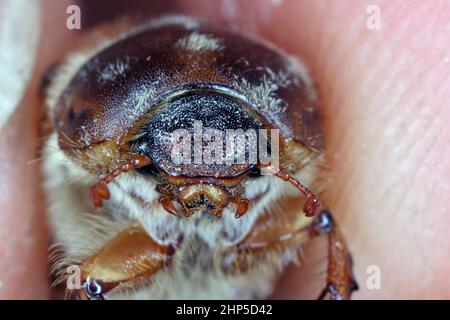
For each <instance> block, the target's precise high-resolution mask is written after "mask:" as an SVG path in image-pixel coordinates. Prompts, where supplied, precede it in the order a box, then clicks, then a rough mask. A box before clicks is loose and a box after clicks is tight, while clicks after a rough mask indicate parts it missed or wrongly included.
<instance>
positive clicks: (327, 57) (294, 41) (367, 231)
mask: <svg viewBox="0 0 450 320" xmlns="http://www.w3.org/2000/svg"><path fill="white" fill-rule="evenodd" d="M47 3H48V1H47ZM227 3H228V4H229V3H232V1H227ZM234 3H235V4H236V7H235V8H234V9H233V7H230V6H228V7H226V6H224V5H222V1H202V0H194V1H192V0H190V1H189V2H186V1H183V2H181V1H180V8H181V9H180V10H181V12H184V13H191V14H194V15H197V16H202V17H209V18H214V19H217V20H221V21H229V22H233V23H234V24H237V25H239V26H241V27H242V28H243V29H247V30H251V31H253V32H256V33H259V34H261V35H263V36H264V37H266V38H268V39H270V40H272V41H274V42H275V43H277V44H278V45H280V46H282V47H283V48H285V49H286V50H287V51H288V52H290V53H291V54H296V55H299V56H301V57H303V58H304V60H305V61H306V62H307V64H308V65H310V67H311V71H312V74H313V76H314V78H315V80H316V83H317V84H318V86H319V91H320V98H321V100H322V102H323V114H324V118H325V126H324V128H325V134H326V136H327V139H328V157H329V160H330V163H331V166H330V167H331V168H332V173H331V176H332V178H333V181H332V183H331V184H330V187H329V189H328V192H327V193H326V194H325V197H324V199H323V200H324V202H325V203H327V204H328V206H329V207H330V208H332V210H333V212H334V213H335V215H336V218H337V220H338V222H339V224H340V226H341V228H342V230H343V233H344V234H345V236H346V238H347V240H348V243H349V246H350V248H351V250H352V252H353V256H354V260H355V273H356V277H357V279H358V280H359V283H360V287H361V290H360V291H359V292H357V293H356V294H355V296H354V297H355V298H359V299H370V298H373V299H377V298H387V299H389V298H397V299H411V298H417V299H424V298H447V299H449V298H450V286H449V285H448V284H449V282H448V278H447V277H448V274H450V263H449V261H450V240H448V236H447V232H448V230H449V229H450V219H449V218H448V214H449V213H450V208H449V201H448V194H449V189H450V183H449V181H450V178H449V177H450V143H449V142H450V129H449V126H448V119H450V109H449V108H446V107H447V106H448V102H447V104H446V101H448V97H446V95H445V94H446V93H450V72H449V69H450V62H449V60H450V42H449V41H448V34H449V32H450V29H449V27H448V21H449V19H450V17H449V10H450V4H449V2H448V1H441V2H438V1H432V2H427V1H416V2H410V1H392V0H391V1H387V0H385V1H381V0H380V1H356V0H355V1H350V0H349V1H333V2H329V1H327V2H325V1H300V0H284V1H277V2H276V1H258V3H259V4H260V5H259V6H255V3H256V2H254V1H251V2H250V1H235V2H234ZM264 3H265V4H264ZM270 3H272V4H270ZM274 3H275V4H276V3H279V4H278V5H274ZM371 4H375V5H378V6H379V8H380V9H381V18H382V22H381V29H380V30H369V29H368V28H367V27H366V19H367V17H368V14H367V13H366V8H367V7H368V6H369V5H371ZM187 6H188V7H187ZM50 7H51V11H50V12H49V13H48V14H47V15H46V21H45V23H46V25H48V26H57V25H61V26H64V19H65V6H64V4H57V5H56V4H52V6H50ZM211 7H212V8H211ZM76 37H77V35H76V33H73V32H72V33H71V32H68V31H67V30H66V29H65V28H64V27H61V28H56V27H51V28H47V29H45V39H43V40H42V43H44V42H45V44H46V46H45V47H44V46H42V48H41V50H40V53H39V65H38V67H37V70H36V71H35V77H34V80H33V82H32V84H31V86H30V89H29V91H28V94H27V95H26V98H25V99H24V100H23V105H22V106H21V107H20V109H19V110H18V111H17V112H16V114H15V116H14V117H13V119H12V121H11V122H10V123H9V124H8V126H7V127H5V128H3V129H1V130H2V131H1V132H2V134H1V135H0V148H1V150H8V152H1V153H0V170H1V172H2V175H1V176H0V190H1V192H0V207H1V208H2V215H1V217H0V222H1V223H2V228H1V229H0V239H1V240H2V241H1V242H0V257H1V258H0V284H1V285H0V298H48V297H49V290H48V283H47V267H46V256H47V246H48V243H49V241H48V239H49V237H48V235H47V232H46V230H47V229H46V228H45V225H46V222H45V220H44V215H43V209H42V208H43V206H42V201H41V197H42V193H41V191H40V187H39V182H40V177H39V175H38V174H37V172H39V170H38V166H37V165H28V164H27V163H28V161H30V160H32V159H34V158H36V157H37V150H38V143H39V140H38V138H37V130H38V122H39V115H38V114H37V111H36V110H39V108H38V107H37V105H38V104H37V102H36V88H37V86H38V79H39V78H40V76H41V75H42V72H43V70H44V66H45V65H47V64H48V63H50V62H53V61H55V57H57V56H59V54H60V53H61V52H65V51H66V50H67V47H68V45H67V44H68V43H70V41H71V39H73V38H76ZM18 141H20V143H18ZM17 177H20V180H17ZM308 249H309V248H306V251H307V252H308ZM310 251H311V250H310ZM319 256H323V255H319ZM4 257H7V258H4ZM313 260H314V259H313V258H311V259H310V260H309V261H310V263H308V261H307V262H306V264H305V266H304V267H302V268H298V267H292V268H290V269H289V270H288V272H287V273H286V274H285V275H284V276H283V277H282V279H281V281H280V283H279V285H278V287H277V289H276V290H275V292H274V297H275V298H291V299H295V298H312V297H314V295H315V292H318V289H317V288H315V289H312V288H310V286H309V285H308V283H309V282H311V281H309V279H318V278H319V277H318V276H317V272H318V271H317V270H316V269H315V268H314V263H312V262H311V261H313ZM370 265H377V266H379V267H380V269H381V290H369V289H368V288H367V286H366V279H367V277H368V275H367V274H366V270H367V267H368V266H370ZM321 270H323V268H321ZM311 277H313V278H311ZM294 284H295V285H294Z"/></svg>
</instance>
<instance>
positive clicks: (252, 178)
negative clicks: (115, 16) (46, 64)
mask: <svg viewBox="0 0 450 320" xmlns="http://www.w3.org/2000/svg"><path fill="white" fill-rule="evenodd" d="M129 29H130V30H128V31H126V32H119V33H118V35H117V36H115V37H113V38H108V39H106V40H104V41H102V42H100V44H99V45H97V46H96V47H95V49H93V50H90V51H84V52H83V53H82V54H78V55H74V56H72V57H71V58H69V60H68V62H67V63H66V64H65V67H63V68H60V71H59V72H58V73H57V75H56V76H55V77H54V79H53V81H52V84H51V85H50V88H49V90H48V92H49V94H48V99H47V104H48V107H49V108H50V118H51V119H52V120H53V124H54V130H53V132H52V133H51V134H50V135H49V137H48V139H47V142H46V147H45V150H44V152H45V153H46V155H47V158H48V160H47V161H46V162H45V171H46V173H47V176H48V179H47V180H48V182H47V189H48V191H49V201H50V208H49V211H50V217H51V221H52V223H53V227H54V230H55V234H56V239H57V240H58V243H59V247H60V248H61V250H62V251H61V252H62V253H61V254H59V255H57V258H56V260H57V262H56V263H55V270H56V272H57V274H58V275H59V276H60V279H61V280H62V279H66V278H67V274H66V272H65V270H66V269H65V268H66V267H67V266H71V265H77V266H79V268H80V273H81V274H80V277H81V283H80V286H79V287H77V288H75V289H73V288H69V289H68V293H69V294H70V295H74V296H75V297H78V298H87V299H100V298H104V297H108V298H109V297H110V298H123V297H128V298H264V297H266V296H267V295H268V294H269V293H270V291H271V288H272V285H273V280H274V279H275V277H276V275H277V274H279V272H280V271H281V270H282V269H283V267H284V266H285V265H286V263H288V262H290V261H291V260H292V259H295V256H296V253H297V249H298V247H299V245H300V244H301V243H303V242H304V241H306V240H307V239H309V238H311V237H314V236H317V235H322V234H326V235H327V236H328V238H329V242H328V243H329V252H328V256H329V259H328V260H329V261H328V277H327V281H328V283H327V286H326V288H325V289H324V291H323V293H322V295H321V298H323V297H325V296H326V295H327V293H329V296H330V298H332V299H347V298H349V297H350V294H351V292H352V291H353V290H354V289H355V288H356V282H355V281H354V279H353V276H352V270H351V258H350V254H349V253H348V251H347V248H346V246H345V242H344V239H343V238H342V236H341V234H340V232H339V230H338V229H337V227H336V224H335V222H334V221H333V219H332V217H331V214H330V213H329V212H327V211H325V210H322V209H321V204H320V201H319V199H318V197H317V196H316V195H315V194H314V193H313V192H312V191H310V189H311V190H314V189H316V188H318V187H319V186H320V174H321V170H322V169H321V167H322V164H323V150H324V141H323V134H322V131H321V128H320V122H319V116H318V110H317V102H316V97H315V93H314V88H313V87H312V84H311V81H310V79H309V77H308V74H307V72H306V71H305V69H304V67H303V66H302V65H301V64H300V63H299V62H297V61H296V60H295V59H293V58H291V57H289V56H288V55H286V54H285V53H283V52H281V51H280V50H279V49H277V48H276V47H274V46H273V45H271V44H267V43H264V42H262V41H261V40H259V39H256V38H253V37H250V36H243V35H241V34H238V33H237V32H235V31H232V30H230V29H227V28H224V27H222V26H217V25H214V24H208V23H201V22H198V21H196V20H193V19H190V18H187V17H180V16H170V17H164V18H161V19H158V20H152V21H150V22H146V23H144V24H141V25H139V26H137V27H132V28H131V27H130V28H129ZM121 30H122V29H121ZM202 125H203V126H204V127H208V128H209V129H211V128H212V129H213V130H214V131H212V132H213V133H215V134H216V135H215V136H214V138H211V131H209V134H208V133H205V132H206V131H205V130H204V128H203V127H201V126H202ZM198 130H200V131H198ZM262 131H263V132H265V133H266V135H257V134H252V133H256V132H262ZM269 131H271V132H276V133H279V138H277V139H276V140H277V142H278V144H277V146H276V148H275V147H274V144H273V142H274V139H275V138H273V137H272V136H271V138H268V135H267V132H269ZM174 132H178V133H180V132H182V133H183V134H184V135H185V137H181V136H177V137H178V138H180V137H181V138H180V139H178V138H177V139H175V140H173V135H172V134H173V133H174ZM229 132H232V133H234V134H237V135H238V136H237V138H236V136H231V137H232V139H235V138H236V139H238V140H239V141H240V142H241V144H239V143H237V144H236V146H237V149H235V150H234V151H233V152H232V153H231V155H232V159H231V160H236V159H235V156H236V152H237V151H238V149H239V150H240V152H241V155H243V156H248V157H250V153H251V152H252V149H251V148H250V147H249V148H247V146H251V147H252V148H253V149H254V148H255V146H256V145H258V146H259V145H260V144H267V143H268V144H269V151H268V154H270V155H271V156H273V155H274V154H275V153H277V155H278V157H279V161H278V163H277V164H276V165H274V164H273V163H272V162H267V161H266V162H264V161H261V158H260V156H261V154H260V149H258V151H257V152H256V155H257V158H256V159H257V161H253V162H251V161H244V162H236V161H224V156H223V152H224V151H226V150H228V149H227V148H228V147H229V146H230V145H231V144H233V143H234V141H235V140H226V138H228V136H226V134H228V133H229ZM221 134H223V137H225V140H226V141H227V143H223V144H220V143H219V140H221V139H222V138H221V137H220V135H221ZM239 134H240V135H239ZM242 134H243V135H242ZM186 137H187V138H186ZM205 137H206V138H207V139H206V141H205V140H204V139H205ZM219 138H220V139H219ZM198 139H200V140H198ZM238 140H236V141H238ZM192 141H194V142H196V143H199V144H195V143H194V147H192V146H191V142H192ZM221 141H222V140H221ZM222 142H223V141H222ZM209 143H214V145H215V146H216V148H215V150H214V151H213V152H212V153H207V155H209V156H212V155H213V156H214V157H213V158H214V159H215V160H214V159H213V161H209V160H211V159H208V158H207V157H206V156H205V150H207V149H208V147H209ZM242 143H244V147H243V148H242ZM252 143H253V144H252ZM177 144H179V145H180V146H182V149H183V150H184V151H187V153H188V155H187V156H186V153H183V154H181V156H182V159H183V160H184V162H177V161H175V160H176V159H174V152H173V151H174V148H175V146H176V145H177ZM217 146H218V147H217ZM246 148H247V149H246ZM208 150H209V149H208ZM242 150H244V151H242ZM189 151H190V153H189ZM218 155H219V156H218ZM228 156H229V154H228V153H227V157H228ZM246 159H247V158H246ZM218 160H222V161H218ZM227 160H230V159H228V158H227ZM247 160H248V159H247ZM262 171H263V172H264V174H261V172H262ZM297 178H298V179H297ZM285 181H286V182H289V183H286V182H285ZM300 181H302V182H300ZM306 186H309V188H307V187H306ZM294 187H295V188H294ZM295 190H300V191H301V194H302V195H303V201H304V205H303V211H304V213H305V215H301V214H299V211H300V210H298V209H295V208H286V207H285V206H283V203H284V202H285V200H286V198H295V197H297V198H298V193H295ZM168 213H170V214H168ZM310 217H312V218H310ZM70 289H73V290H70Z"/></svg>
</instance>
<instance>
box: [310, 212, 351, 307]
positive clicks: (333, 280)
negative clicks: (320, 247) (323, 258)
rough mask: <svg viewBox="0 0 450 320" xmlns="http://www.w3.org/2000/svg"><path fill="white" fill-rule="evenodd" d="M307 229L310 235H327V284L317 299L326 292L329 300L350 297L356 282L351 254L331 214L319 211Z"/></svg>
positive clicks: (321, 297) (320, 298)
mask: <svg viewBox="0 0 450 320" xmlns="http://www.w3.org/2000/svg"><path fill="white" fill-rule="evenodd" d="M308 229H309V234H310V236H311V237H315V236H320V235H327V237H328V267H327V285H326V286H325V288H324V289H323V291H322V293H321V294H320V295H319V298H318V299H319V300H322V299H324V298H325V297H326V295H327V294H330V300H346V299H350V296H351V294H352V292H353V291H354V290H358V284H357V283H356V280H355V277H354V275H353V262H352V256H351V254H350V252H349V250H348V248H347V245H346V243H345V240H344V237H343V236H342V233H341V232H340V230H339V229H338V227H337V225H336V222H335V221H334V219H333V216H332V215H331V213H330V212H329V211H325V210H323V211H321V212H320V214H319V215H318V216H317V217H316V218H315V219H314V222H313V224H312V225H311V226H310V227H309V228H308Z"/></svg>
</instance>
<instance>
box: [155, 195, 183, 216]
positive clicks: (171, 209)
mask: <svg viewBox="0 0 450 320" xmlns="http://www.w3.org/2000/svg"><path fill="white" fill-rule="evenodd" d="M159 203H161V205H162V207H163V208H164V210H166V211H167V212H168V213H170V214H173V215H174V216H178V215H179V213H178V210H177V209H176V208H175V206H174V205H173V202H172V200H171V199H170V198H168V197H164V196H163V197H160V198H159Z"/></svg>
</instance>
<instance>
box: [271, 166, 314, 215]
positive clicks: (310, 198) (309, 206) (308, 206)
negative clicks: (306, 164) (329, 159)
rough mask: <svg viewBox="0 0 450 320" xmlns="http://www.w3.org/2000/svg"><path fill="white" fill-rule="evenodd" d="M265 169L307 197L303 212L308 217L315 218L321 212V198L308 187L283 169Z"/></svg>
mask: <svg viewBox="0 0 450 320" xmlns="http://www.w3.org/2000/svg"><path fill="white" fill-rule="evenodd" d="M264 169H265V170H267V171H268V172H270V173H271V174H273V175H275V176H277V177H278V178H280V179H282V180H284V181H287V182H289V183H290V184H292V185H293V186H294V187H296V188H297V189H298V190H300V192H301V193H303V194H304V195H305V197H306V201H305V203H304V205H303V212H304V213H305V215H306V216H307V217H312V216H315V215H316V214H318V213H319V212H320V210H321V204H320V199H319V197H318V196H317V195H316V194H315V193H313V192H312V191H311V190H309V189H308V188H307V187H305V186H304V185H303V184H302V183H301V182H300V181H298V180H297V179H295V178H294V177H293V176H291V175H290V174H288V173H286V172H284V171H283V170H282V169H279V168H275V167H272V166H268V167H265V168H264Z"/></svg>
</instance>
